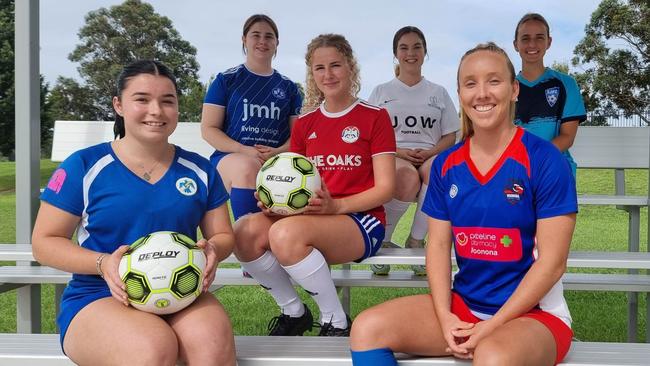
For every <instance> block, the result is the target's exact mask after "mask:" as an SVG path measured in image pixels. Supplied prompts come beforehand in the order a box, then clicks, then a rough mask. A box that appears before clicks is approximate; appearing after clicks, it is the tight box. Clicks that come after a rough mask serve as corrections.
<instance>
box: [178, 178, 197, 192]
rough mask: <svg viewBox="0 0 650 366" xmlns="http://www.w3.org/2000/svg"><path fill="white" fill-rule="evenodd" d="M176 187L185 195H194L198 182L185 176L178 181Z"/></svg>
mask: <svg viewBox="0 0 650 366" xmlns="http://www.w3.org/2000/svg"><path fill="white" fill-rule="evenodd" d="M176 189H177V190H178V191H179V192H180V193H181V194H182V195H183V196H193V195H194V194H196V190H197V187H196V182H195V181H194V179H192V178H188V177H183V178H180V179H179V180H177V181H176Z"/></svg>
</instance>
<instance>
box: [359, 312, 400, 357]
mask: <svg viewBox="0 0 650 366" xmlns="http://www.w3.org/2000/svg"><path fill="white" fill-rule="evenodd" d="M385 324H386V314H385V313H383V312H382V311H381V310H379V309H377V308H376V307H373V308H370V309H367V310H365V311H363V312H362V313H361V314H359V315H358V316H357V317H356V318H355V319H354V322H353V323H352V331H351V333H350V347H351V348H352V349H353V350H355V351H366V350H370V349H376V348H385V347H389V348H390V345H389V344H388V342H387V338H388V337H387V335H388V334H390V333H391V330H389V329H385Z"/></svg>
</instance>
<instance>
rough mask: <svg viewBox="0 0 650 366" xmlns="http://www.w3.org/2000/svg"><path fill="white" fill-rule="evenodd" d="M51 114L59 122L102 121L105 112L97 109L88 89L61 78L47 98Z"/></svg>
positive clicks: (70, 79) (69, 79) (74, 81)
mask: <svg viewBox="0 0 650 366" xmlns="http://www.w3.org/2000/svg"><path fill="white" fill-rule="evenodd" d="M47 102H48V103H49V105H50V109H51V113H52V115H53V116H55V117H56V119H58V120H64V121H97V120H100V121H101V120H102V119H103V118H104V115H103V114H102V113H103V111H102V110H100V109H98V108H97V107H95V105H94V103H93V102H94V100H93V98H92V97H91V96H90V94H89V91H88V88H87V87H85V86H82V85H80V84H79V83H78V82H77V81H76V80H75V79H72V78H66V77H62V76H59V78H58V79H57V80H56V84H55V85H54V87H53V88H52V90H51V91H50V93H49V94H48V96H47Z"/></svg>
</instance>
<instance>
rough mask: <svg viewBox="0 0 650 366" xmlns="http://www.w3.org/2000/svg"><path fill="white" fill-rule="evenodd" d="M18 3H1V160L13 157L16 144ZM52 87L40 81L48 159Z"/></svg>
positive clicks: (3, 0) (43, 137)
mask: <svg viewBox="0 0 650 366" xmlns="http://www.w3.org/2000/svg"><path fill="white" fill-rule="evenodd" d="M14 28H15V26H14V1H13V0H0V157H4V158H6V157H12V156H13V152H14V147H15V144H16V129H15V125H16V113H15V101H16V99H15V89H14ZM47 93H48V85H47V84H46V83H45V82H44V80H43V77H42V76H41V78H40V94H41V151H42V152H44V153H45V155H47V154H48V153H49V151H50V146H51V140H52V131H51V127H52V118H51V114H50V112H49V105H48V104H47V103H45V95H46V94H47Z"/></svg>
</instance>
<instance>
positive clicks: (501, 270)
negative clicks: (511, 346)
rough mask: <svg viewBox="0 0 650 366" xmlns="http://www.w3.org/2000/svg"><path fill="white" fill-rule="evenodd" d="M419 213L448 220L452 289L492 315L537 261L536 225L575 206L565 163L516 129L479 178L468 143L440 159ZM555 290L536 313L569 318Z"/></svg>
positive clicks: (555, 152) (544, 143)
mask: <svg viewBox="0 0 650 366" xmlns="http://www.w3.org/2000/svg"><path fill="white" fill-rule="evenodd" d="M422 211H424V212H425V213H426V214H428V215H429V216H431V217H433V218H436V219H439V220H446V221H450V223H451V226H452V231H453V238H454V239H453V240H454V250H455V253H456V260H457V263H458V268H459V271H458V273H457V274H456V276H455V277H454V285H453V287H454V291H455V292H457V293H458V294H459V295H460V296H461V297H462V298H463V300H464V301H465V302H466V303H467V305H468V306H469V308H470V309H471V310H472V311H474V312H477V313H480V314H486V315H493V314H494V313H496V312H497V311H498V310H499V308H500V307H501V306H502V305H503V304H504V303H505V302H506V301H507V300H508V298H509V297H510V296H511V295H512V293H513V292H514V291H515V289H516V288H517V286H518V285H519V283H520V282H521V280H522V278H523V277H524V275H525V274H526V272H527V271H528V269H529V268H530V267H531V266H532V264H533V262H534V260H535V258H534V254H533V251H534V248H535V233H536V227H537V220H539V219H543V218H549V217H554V216H560V215H565V214H571V213H575V212H577V211H578V203H577V196H576V189H575V181H574V178H573V175H572V173H571V170H570V168H569V165H568V163H567V161H566V159H565V158H564V157H563V156H562V154H561V153H560V152H559V151H558V149H557V148H556V147H555V146H553V145H552V144H550V143H549V142H547V141H544V140H542V139H541V138H539V137H537V136H535V135H533V134H531V133H529V132H525V131H524V130H523V129H521V128H518V129H517V132H516V134H515V136H514V138H513V139H512V141H511V142H510V144H509V145H508V147H507V148H506V150H505V151H504V153H503V154H502V156H501V158H500V159H499V160H498V161H497V163H496V164H495V165H494V166H493V167H492V168H491V169H490V170H489V171H488V172H487V173H486V174H485V175H482V174H481V173H480V172H479V171H478V169H477V168H476V166H475V165H474V163H473V162H472V160H471V159H470V144H469V139H465V140H464V141H461V142H460V143H458V144H456V145H455V146H454V147H452V148H451V149H449V150H447V151H445V152H443V153H442V154H440V155H439V156H438V157H437V158H436V159H435V161H434V163H433V166H432V169H431V177H430V180H429V189H428V191H427V195H426V199H425V202H424V205H423V207H422ZM559 286H560V290H559V296H558V291H551V292H549V294H551V293H553V294H552V297H553V299H546V298H545V299H543V301H541V302H540V308H542V310H545V311H548V312H550V313H552V314H554V315H557V316H559V317H560V318H563V319H569V321H570V315H569V314H568V308H567V307H566V303H565V302H564V298H563V296H562V295H561V283H560V284H559ZM542 303H544V305H543V306H542ZM544 307H545V308H544ZM558 309H559V310H558Z"/></svg>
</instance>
